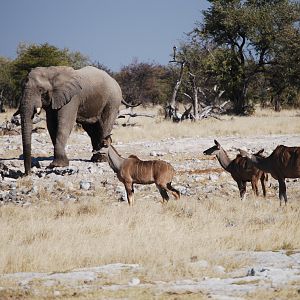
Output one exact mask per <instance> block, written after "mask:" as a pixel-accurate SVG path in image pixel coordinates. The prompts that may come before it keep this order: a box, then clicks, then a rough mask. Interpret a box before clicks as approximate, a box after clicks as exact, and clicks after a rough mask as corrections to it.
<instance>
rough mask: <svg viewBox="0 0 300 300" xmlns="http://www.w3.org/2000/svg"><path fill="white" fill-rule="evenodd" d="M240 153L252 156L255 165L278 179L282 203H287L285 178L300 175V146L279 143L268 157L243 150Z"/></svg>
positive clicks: (251, 159)
mask: <svg viewBox="0 0 300 300" xmlns="http://www.w3.org/2000/svg"><path fill="white" fill-rule="evenodd" d="M240 153H241V155H243V156H247V157H248V158H250V161H251V162H252V164H253V165H254V166H255V167H257V168H258V169H260V170H262V171H264V172H268V173H270V174H271V176H272V177H273V178H274V179H276V180H278V183H279V200H280V205H281V201H282V200H284V202H285V204H287V195H286V184H285V178H299V177H300V147H287V146H283V145H279V146H277V147H276V149H275V150H274V151H273V152H272V153H271V155H270V156H268V157H257V156H254V155H251V154H249V153H247V152H246V151H243V150H240Z"/></svg>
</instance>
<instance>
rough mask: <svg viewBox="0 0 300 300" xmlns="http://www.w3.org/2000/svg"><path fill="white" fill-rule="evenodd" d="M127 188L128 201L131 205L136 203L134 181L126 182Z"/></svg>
mask: <svg viewBox="0 0 300 300" xmlns="http://www.w3.org/2000/svg"><path fill="white" fill-rule="evenodd" d="M124 185H125V190H126V194H127V201H128V204H129V206H133V203H134V190H133V184H132V182H125V183H124Z"/></svg>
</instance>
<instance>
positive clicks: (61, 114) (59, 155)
mask: <svg viewBox="0 0 300 300" xmlns="http://www.w3.org/2000/svg"><path fill="white" fill-rule="evenodd" d="M77 109H78V107H77V106H75V105H74V103H72V101H71V102H69V103H68V104H66V105H64V106H63V107H62V108H61V109H59V110H58V111H57V132H56V139H55V143H54V160H53V162H52V163H51V164H50V165H49V167H50V168H54V167H66V166H68V165H69V159H68V157H67V155H66V150H65V148H66V144H67V140H68V138H69V136H70V133H71V131H72V128H73V126H74V124H75V120H76V114H77Z"/></svg>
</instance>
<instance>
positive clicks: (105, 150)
mask: <svg viewBox="0 0 300 300" xmlns="http://www.w3.org/2000/svg"><path fill="white" fill-rule="evenodd" d="M111 143H112V138H111V134H110V135H108V136H107V137H105V138H104V139H103V140H102V148H101V150H100V154H101V155H104V156H106V157H107V156H108V149H109V146H110V145H111Z"/></svg>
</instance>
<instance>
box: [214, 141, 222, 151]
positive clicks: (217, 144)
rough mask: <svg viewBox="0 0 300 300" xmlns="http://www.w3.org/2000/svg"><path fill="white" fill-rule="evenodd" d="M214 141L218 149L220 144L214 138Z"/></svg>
mask: <svg viewBox="0 0 300 300" xmlns="http://www.w3.org/2000/svg"><path fill="white" fill-rule="evenodd" d="M214 142H215V145H216V146H217V147H218V149H220V147H221V145H220V144H219V143H218V141H217V140H214Z"/></svg>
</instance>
